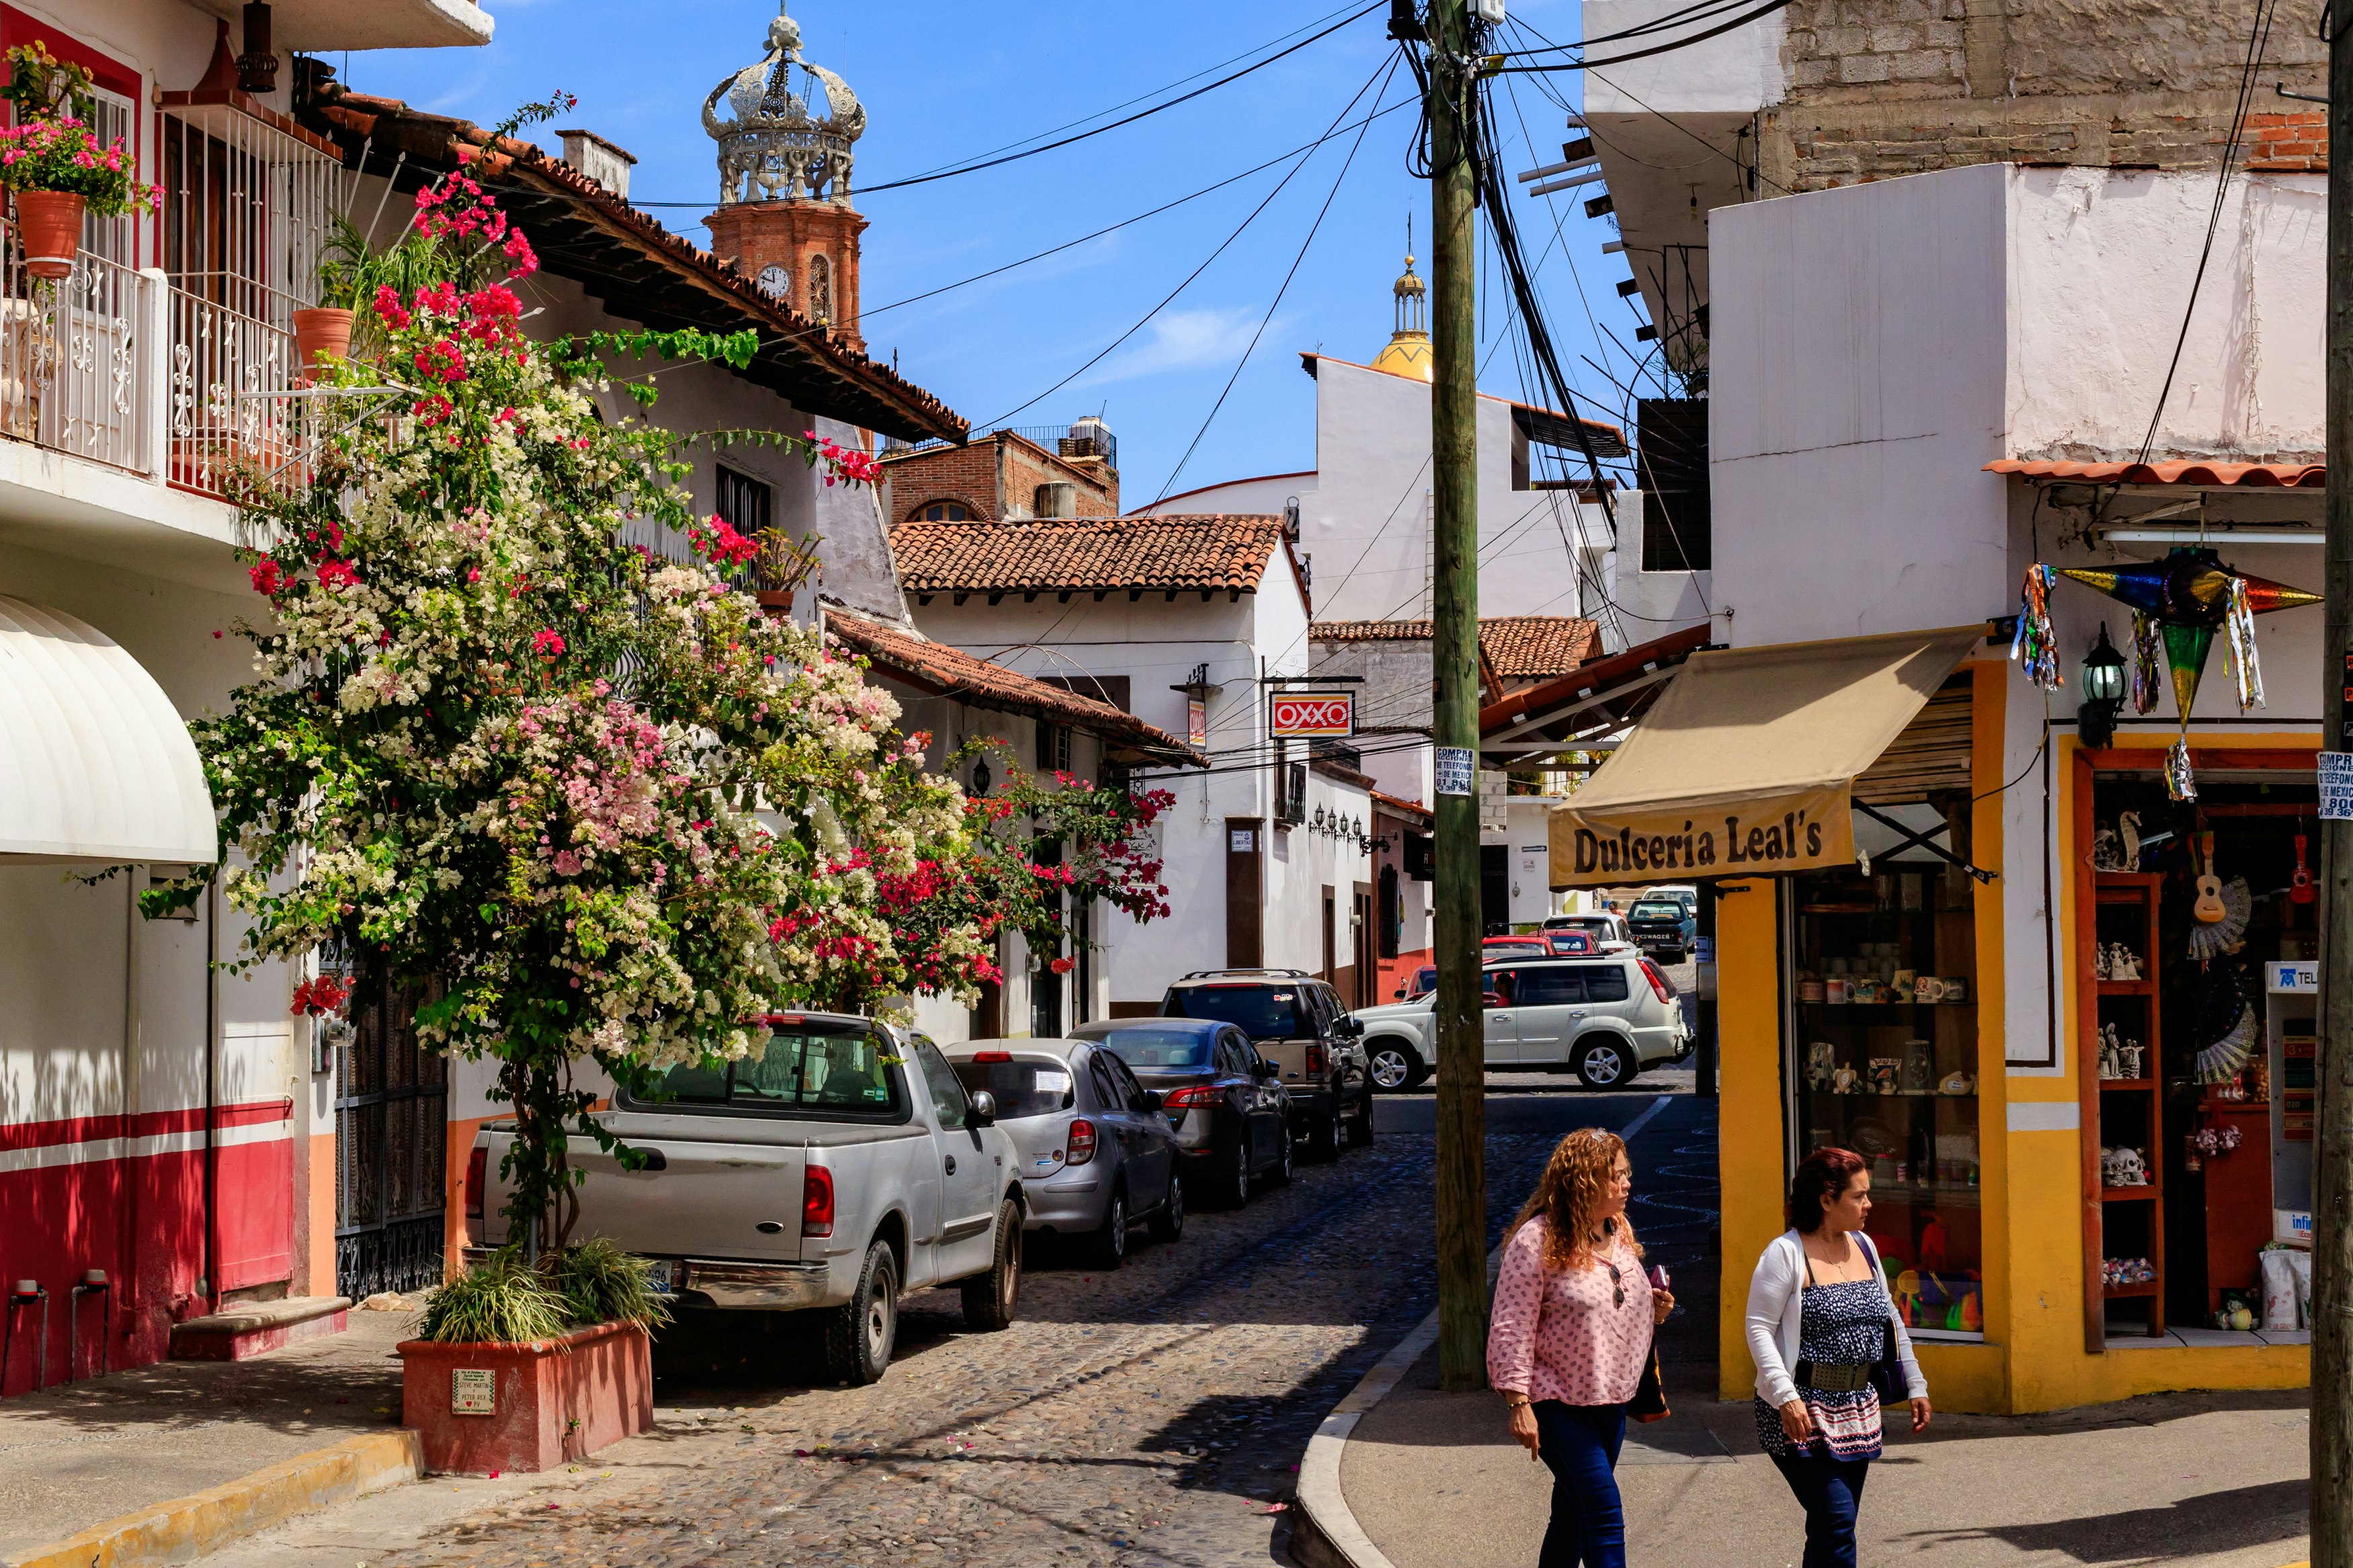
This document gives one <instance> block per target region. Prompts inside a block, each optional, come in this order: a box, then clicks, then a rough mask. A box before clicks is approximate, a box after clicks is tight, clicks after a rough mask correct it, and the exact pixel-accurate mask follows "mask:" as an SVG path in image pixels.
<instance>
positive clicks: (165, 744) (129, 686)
mask: <svg viewBox="0 0 2353 1568" xmlns="http://www.w3.org/2000/svg"><path fill="white" fill-rule="evenodd" d="M217 858H219V837H218V835H217V834H216V832H215V830H214V820H213V800H212V794H211V792H210V791H209V790H207V789H206V787H205V770H204V764H203V763H201V762H199V761H198V760H197V757H196V747H195V742H194V741H192V740H190V739H189V737H188V727H187V725H186V724H185V722H184V721H182V720H181V718H180V714H179V710H177V709H175V708H174V707H173V706H172V700H171V699H170V698H168V697H166V696H164V689H163V688H162V687H160V686H157V685H156V684H155V679H154V678H153V676H151V675H149V674H148V673H147V672H146V670H144V669H142V668H140V665H139V661H138V660H137V659H135V658H132V657H131V656H130V655H129V654H128V653H125V652H124V651H123V650H122V648H121V647H120V646H118V645H117V644H116V643H115V642H114V641H113V639H112V638H111V637H107V636H106V635H105V634H104V633H102V632H100V631H99V630H98V629H97V628H96V627H94V626H90V625H88V624H86V623H84V622H81V621H79V620H76V619H75V618H74V617H73V616H69V615H63V614H61V613H59V612H58V611H56V610H52V609H47V608H46V607H44V606H42V605H29V604H26V602H25V601H24V600H22V599H12V598H9V597H7V596H6V595H0V860H16V861H25V860H47V861H91V862H96V863H99V864H101V865H116V864H121V863H123V862H146V863H156V862H169V863H174V864H182V865H195V866H209V865H211V864H212V863H213V862H214V861H215V860H216V859H217Z"/></svg>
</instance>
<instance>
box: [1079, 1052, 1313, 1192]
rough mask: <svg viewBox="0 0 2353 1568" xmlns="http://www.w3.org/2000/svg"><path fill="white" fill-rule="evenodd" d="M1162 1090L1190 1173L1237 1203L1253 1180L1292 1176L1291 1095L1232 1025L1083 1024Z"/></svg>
mask: <svg viewBox="0 0 2353 1568" xmlns="http://www.w3.org/2000/svg"><path fill="white" fill-rule="evenodd" d="M1071 1036H1072V1037H1074V1038H1077V1039H1082V1040H1091V1041H1093V1042H1095V1043H1096V1044H1097V1045H1099V1046H1100V1047H1102V1048H1103V1049H1104V1050H1106V1051H1109V1052H1110V1053H1111V1054H1112V1055H1113V1056H1115V1057H1117V1058H1119V1059H1120V1060H1121V1061H1123V1062H1124V1063H1126V1064H1127V1067H1128V1069H1129V1070H1130V1071H1131V1072H1133V1073H1134V1074H1135V1078H1136V1081H1137V1082H1139V1083H1141V1084H1142V1085H1144V1087H1145V1088H1146V1089H1151V1090H1153V1091H1154V1092H1155V1093H1157V1094H1158V1095H1159V1096H1160V1103H1161V1107H1162V1109H1163V1110H1165V1111H1166V1114H1167V1117H1168V1120H1169V1121H1170V1123H1171V1124H1172V1125H1173V1126H1174V1127H1175V1128H1176V1148H1177V1152H1178V1155H1179V1157H1180V1158H1181V1159H1182V1161H1183V1163H1184V1165H1185V1168H1186V1171H1187V1174H1188V1175H1190V1174H1192V1173H1197V1172H1198V1173H1199V1177H1200V1180H1199V1181H1198V1183H1197V1187H1198V1186H1206V1187H1207V1188H1208V1189H1209V1190H1210V1191H1212V1192H1215V1193H1218V1194H1219V1195H1221V1196H1222V1197H1224V1198H1225V1200H1226V1201H1227V1202H1229V1203H1231V1204H1233V1205H1237V1206H1240V1205H1242V1204H1244V1203H1247V1202H1248V1201H1249V1200H1250V1182H1251V1181H1252V1180H1253V1179H1255V1178H1261V1177H1262V1178H1267V1179H1271V1180H1273V1181H1277V1182H1287V1181H1289V1180H1290V1179H1291V1096H1290V1095H1289V1093H1288V1092H1286V1091H1285V1090H1284V1089H1283V1087H1282V1083H1281V1081H1280V1080H1279V1079H1276V1078H1275V1077H1274V1076H1273V1074H1272V1072H1271V1064H1268V1063H1265V1062H1264V1061H1263V1060H1262V1059H1261V1057H1260V1056H1259V1054H1258V1049H1257V1047H1254V1046H1252V1045H1251V1044H1250V1037H1249V1036H1248V1035H1245V1034H1243V1033H1242V1031H1241V1030H1240V1029H1239V1028H1237V1027H1236V1026H1233V1025H1231V1024H1228V1023H1221V1022H1219V1020H1217V1019H1214V1018H1109V1019H1104V1020H1103V1021H1101V1022H1099V1023H1093V1024H1082V1025H1080V1026H1078V1027H1077V1028H1075V1029H1073V1030H1071Z"/></svg>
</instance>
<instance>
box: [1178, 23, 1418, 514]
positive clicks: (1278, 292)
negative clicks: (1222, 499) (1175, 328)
mask: <svg viewBox="0 0 2353 1568" xmlns="http://www.w3.org/2000/svg"><path fill="white" fill-rule="evenodd" d="M1396 76H1397V61H1396V60H1395V59H1394V58H1393V59H1391V60H1390V61H1389V68H1388V73H1387V74H1386V75H1384V76H1383V77H1382V78H1381V86H1380V91H1379V92H1377V93H1376V94H1375V95H1374V96H1373V106H1374V107H1375V108H1376V109H1377V108H1379V107H1380V101H1381V100H1382V99H1383V98H1386V97H1388V90H1389V83H1390V81H1391V80H1392V79H1395V77H1396ZM1371 130H1372V119H1371V117H1370V116H1367V117H1366V121H1365V124H1364V128H1363V129H1362V130H1359V131H1358V132H1356V142H1355V143H1354V144H1352V145H1351V146H1350V147H1349V149H1348V155H1347V157H1345V159H1343V160H1341V163H1340V172H1339V173H1338V174H1335V175H1334V176H1333V179H1332V189H1331V190H1330V191H1329V192H1327V193H1326V194H1325V195H1324V205H1322V206H1321V207H1319V208H1317V209H1316V213H1315V221H1314V223H1312V224H1310V225H1308V226H1307V237H1306V238H1304V239H1303V240H1301V241H1300V242H1299V254H1298V255H1296V256H1294V257H1293V258H1291V270H1289V271H1288V272H1285V273H1284V274H1283V275H1282V284H1281V285H1280V286H1279V287H1278V288H1276V289H1275V291H1274V298H1273V299H1272V300H1268V301H1267V307H1266V314H1265V315H1263V316H1261V317H1260V318H1259V321H1258V331H1254V332H1252V333H1251V334H1250V342H1248V343H1246V344H1244V345H1243V347H1242V352H1241V357H1240V359H1238V360H1236V361H1235V362H1234V373H1233V374H1231V375H1229V376H1228V377H1226V384H1225V385H1224V387H1222V388H1221V389H1219V393H1218V400H1217V401H1216V402H1215V403H1212V404H1211V405H1209V412H1208V414H1207V415H1205V416H1202V419H1201V427H1200V428H1199V429H1198V430H1196V431H1194V432H1193V439H1192V440H1191V441H1190V442H1188V443H1187V445H1186V447H1185V452H1184V455H1183V456H1182V457H1180V458H1177V459H1176V467H1175V468H1171V469H1169V470H1168V478H1167V479H1166V480H1165V481H1164V482H1163V483H1162V484H1161V487H1160V493H1159V494H1158V495H1156V496H1154V497H1153V498H1152V504H1153V505H1154V506H1158V505H1159V504H1160V503H1161V502H1162V501H1164V500H1167V499H1168V492H1169V490H1170V489H1173V488H1174V487H1175V485H1176V480H1177V478H1178V476H1179V475H1181V474H1183V473H1184V471H1185V465H1186V464H1187V463H1189V462H1191V461H1192V460H1193V454H1194V452H1196V451H1197V450H1198V449H1199V447H1200V445H1201V437H1204V436H1207V435H1208V433H1209V426H1210V425H1211V424H1212V423H1213V422H1214V421H1215V420H1216V419H1217V417H1218V411H1219V409H1221V408H1223V407H1224V406H1225V405H1226V399H1227V398H1228V397H1229V396H1231V395H1233V390H1234V384H1235V383H1236V382H1238V381H1240V380H1241V378H1242V368H1243V367H1244V366H1245V365H1247V364H1249V363H1250V355H1251V354H1253V353H1257V352H1258V345H1259V340H1260V339H1261V338H1263V337H1264V336H1265V335H1266V328H1267V323H1268V322H1270V321H1273V320H1274V312H1275V311H1276V310H1277V309H1279V308H1280V307H1281V306H1282V297H1283V296H1284V295H1285V294H1288V293H1289V292H1290V291H1291V284H1292V280H1293V279H1295V278H1297V277H1298V276H1299V268H1300V266H1301V264H1303V262H1305V261H1306V259H1307V249H1308V247H1310V246H1312V245H1314V243H1315V237H1316V235H1317V234H1319V233H1321V232H1322V230H1323V227H1324V218H1326V217H1327V216H1330V215H1331V212H1332V204H1333V202H1335V200H1337V199H1338V197H1339V195H1340V186H1341V185H1342V184H1344V183H1345V181H1346V180H1347V178H1348V171H1349V170H1350V169H1352V168H1354V167H1355V166H1356V153H1358V152H1359V151H1360V150H1361V149H1362V148H1363V147H1364V145H1365V137H1366V133H1367V132H1370V131H1371Z"/></svg>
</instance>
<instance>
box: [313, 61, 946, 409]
mask: <svg viewBox="0 0 2353 1568" xmlns="http://www.w3.org/2000/svg"><path fill="white" fill-rule="evenodd" d="M300 112H301V119H302V120H303V121H306V122H307V125H308V128H309V129H311V130H312V131H315V132H319V133H322V134H324V135H326V136H328V137H330V138H332V141H333V142H336V143H337V144H338V145H339V150H340V151H341V152H342V153H343V160H344V163H345V165H346V166H347V167H349V168H353V169H356V170H358V171H360V172H362V173H366V174H383V175H386V176H393V175H396V174H398V175H401V176H403V188H404V189H405V188H406V187H407V186H408V185H410V184H416V183H417V180H418V177H419V176H423V177H425V178H430V177H432V176H434V175H438V174H442V173H444V172H446V171H448V170H451V169H456V168H459V167H467V168H470V169H471V170H472V171H473V172H474V174H476V175H477V176H478V177H479V178H480V179H482V180H483V181H484V182H485V184H486V185H487V186H488V188H490V189H491V193H492V194H493V195H496V196H497V197H498V200H499V204H500V205H501V206H502V207H504V208H506V209H507V211H508V212H509V213H510V214H511V215H512V216H513V217H514V219H515V221H516V222H517V224H518V225H520V226H522V227H524V228H525V229H526V230H527V231H528V232H529V233H530V235H531V239H532V244H533V247H534V248H535V249H537V251H538V252H539V257H540V261H541V263H542V265H543V266H544V267H545V268H547V270H548V271H549V272H551V273H554V274H555V275H557V276H559V277H565V278H571V279H574V280H575V281H577V282H579V283H581V284H582V285H583V286H584V287H585V288H586V289H587V291H588V293H589V294H590V295H591V296H592V297H593V298H596V299H597V300H600V301H601V302H603V303H604V304H605V305H607V307H608V308H609V309H611V310H612V311H613V312H614V313H615V314H616V315H619V316H624V317H628V318H630V319H632V320H638V321H645V322H647V323H648V324H649V325H653V326H659V327H677V326H696V327H702V328H705V329H707V330H710V331H740V330H742V329H744V328H746V327H749V328H752V329H754V331H758V333H759V334H760V350H759V353H758V354H757V355H756V356H755V357H754V362H753V363H752V364H750V365H749V366H746V367H744V370H743V372H742V373H741V374H744V375H746V376H747V377H748V378H750V379H752V380H754V381H755V382H757V383H759V384H764V385H767V386H769V387H771V388H772V389H773V390H776V391H778V392H780V393H782V394H783V395H786V396H788V397H790V398H791V399H792V401H793V404H794V406H795V408H796V409H797V410H798V411H805V412H809V413H817V414H824V415H827V416H831V417H834V418H839V419H842V420H845V421H847V422H849V423H850V424H855V425H861V426H865V427H867V428H869V429H873V430H880V431H882V432H883V433H885V434H886V435H892V436H898V437H903V438H905V439H909V440H917V439H923V438H927V437H938V438H940V439H944V440H961V439H962V438H963V437H964V436H965V430H966V425H965V420H964V419H963V418H961V417H960V416H957V415H956V413H955V411H954V410H953V409H951V408H949V407H948V406H947V405H945V404H944V403H942V402H941V401H940V400H939V399H938V398H936V397H934V396H933V395H931V394H930V393H928V392H925V391H924V390H923V388H922V387H919V386H917V385H915V384H914V383H913V382H911V381H908V380H906V379H905V378H903V377H902V376H901V375H900V374H899V373H898V372H897V371H895V370H892V368H891V367H890V366H889V365H886V364H882V363H879V362H877V361H875V360H872V359H870V358H868V357H867V356H866V355H864V354H862V353H857V352H855V351H854V350H852V349H850V348H849V346H848V345H847V344H845V343H842V342H839V340H838V339H836V338H835V337H834V336H833V334H832V333H831V332H830V331H828V329H827V328H825V327H824V326H822V325H820V324H818V323H817V322H815V321H810V320H809V319H808V318H807V317H806V316H803V315H801V314H799V313H798V312H797V311H795V310H792V309H791V308H790V307H788V306H786V305H784V304H782V303H780V302H778V301H777V300H774V299H772V298H770V297H769V296H768V295H767V294H765V293H764V292H763V291H762V290H761V289H759V288H758V286H757V285H756V284H755V283H754V281H753V280H752V279H749V278H746V277H745V276H744V274H743V273H742V272H740V271H738V270H737V269H736V268H735V266H734V264H733V263H732V262H729V261H725V260H723V259H721V258H718V257H716V256H713V255H712V253H711V252H709V251H707V250H705V249H703V248H702V247H700V246H698V245H696V244H694V243H693V242H692V241H691V240H689V239H686V238H685V237H682V236H680V235H675V234H672V233H671V232H670V230H669V229H667V228H665V227H663V226H661V225H660V224H659V223H658V222H656V221H655V220H654V219H653V218H651V217H649V216H647V215H646V214H644V213H642V212H640V211H638V209H637V208H635V207H633V206H631V205H629V204H628V201H627V200H626V199H625V198H623V197H620V196H617V195H614V194H613V193H612V192H610V191H608V190H607V189H606V188H605V187H604V186H603V185H602V184H598V183H597V182H596V181H595V180H592V179H590V178H589V177H588V176H587V175H586V174H581V173H580V172H579V171H578V170H577V169H575V168H573V167H572V166H571V165H570V164H568V163H565V162H563V161H562V160H561V159H557V158H551V157H549V156H548V155H547V154H546V153H544V152H543V151H542V150H541V149H540V148H538V147H536V146H533V144H532V143H530V142H523V141H520V140H518V139H516V138H514V137H508V138H505V139H504V140H502V141H501V142H499V143H498V145H497V146H495V147H493V146H491V135H490V132H487V131H485V130H483V129H482V128H481V127H480V126H479V125H476V124H474V123H473V122H472V121H467V120H460V119H457V118H455V117H452V116H449V115H443V114H433V113H429V112H427V111H426V110H420V109H416V108H413V107H411V106H410V105H409V104H407V103H406V102H404V101H403V100H399V99H396V98H380V97H377V96H375V95H374V94H372V93H361V92H353V91H352V90H351V89H348V88H345V87H343V85H342V84H341V83H338V82H332V81H330V82H328V83H327V84H326V85H325V86H324V88H323V89H321V90H320V92H319V93H318V95H317V96H316V97H315V98H313V99H311V100H309V101H307V102H306V103H305V104H303V105H302V106H301V111H300ZM712 205H714V206H715V205H717V204H716V203H713V204H712Z"/></svg>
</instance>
